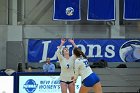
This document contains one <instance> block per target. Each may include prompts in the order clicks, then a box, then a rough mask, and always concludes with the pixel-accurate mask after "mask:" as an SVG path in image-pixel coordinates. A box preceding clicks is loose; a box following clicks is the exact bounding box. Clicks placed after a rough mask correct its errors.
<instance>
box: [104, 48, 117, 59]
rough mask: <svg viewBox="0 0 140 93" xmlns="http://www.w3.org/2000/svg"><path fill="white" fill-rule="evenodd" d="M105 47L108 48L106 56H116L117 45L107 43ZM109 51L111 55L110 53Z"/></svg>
mask: <svg viewBox="0 0 140 93" xmlns="http://www.w3.org/2000/svg"><path fill="white" fill-rule="evenodd" d="M105 49H106V52H105V57H107V58H113V57H114V56H115V52H114V49H115V47H114V46H113V45H107V46H106V48H105ZM108 53H109V54H111V55H108Z"/></svg>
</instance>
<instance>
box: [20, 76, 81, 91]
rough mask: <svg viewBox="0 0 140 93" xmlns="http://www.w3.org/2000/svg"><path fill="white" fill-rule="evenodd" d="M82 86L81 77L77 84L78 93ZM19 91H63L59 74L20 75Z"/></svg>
mask: <svg viewBox="0 0 140 93" xmlns="http://www.w3.org/2000/svg"><path fill="white" fill-rule="evenodd" d="M80 86H81V77H78V79H77V82H76V84H75V89H76V93H78V92H79V89H80ZM19 93H61V87H60V77H59V76H19Z"/></svg>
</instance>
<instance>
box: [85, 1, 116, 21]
mask: <svg viewBox="0 0 140 93" xmlns="http://www.w3.org/2000/svg"><path fill="white" fill-rule="evenodd" d="M87 11H88V16H87V20H92V21H111V20H115V0H88V10H87Z"/></svg>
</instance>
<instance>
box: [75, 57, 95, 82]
mask: <svg viewBox="0 0 140 93" xmlns="http://www.w3.org/2000/svg"><path fill="white" fill-rule="evenodd" d="M74 71H75V78H76V79H77V78H78V75H80V76H81V79H82V81H83V80H84V79H85V78H86V77H88V76H89V75H90V74H91V73H93V71H92V69H91V68H90V66H89V64H88V60H87V59H84V58H77V59H76V60H75V69H74Z"/></svg>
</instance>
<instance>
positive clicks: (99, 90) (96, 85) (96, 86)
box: [93, 82, 102, 93]
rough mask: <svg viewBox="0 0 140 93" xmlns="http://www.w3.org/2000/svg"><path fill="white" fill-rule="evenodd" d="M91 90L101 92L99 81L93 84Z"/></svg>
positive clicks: (96, 92)
mask: <svg viewBox="0 0 140 93" xmlns="http://www.w3.org/2000/svg"><path fill="white" fill-rule="evenodd" d="M93 90H94V92H95V93H102V87H101V83H100V82H98V83H96V84H95V85H94V86H93Z"/></svg>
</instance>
